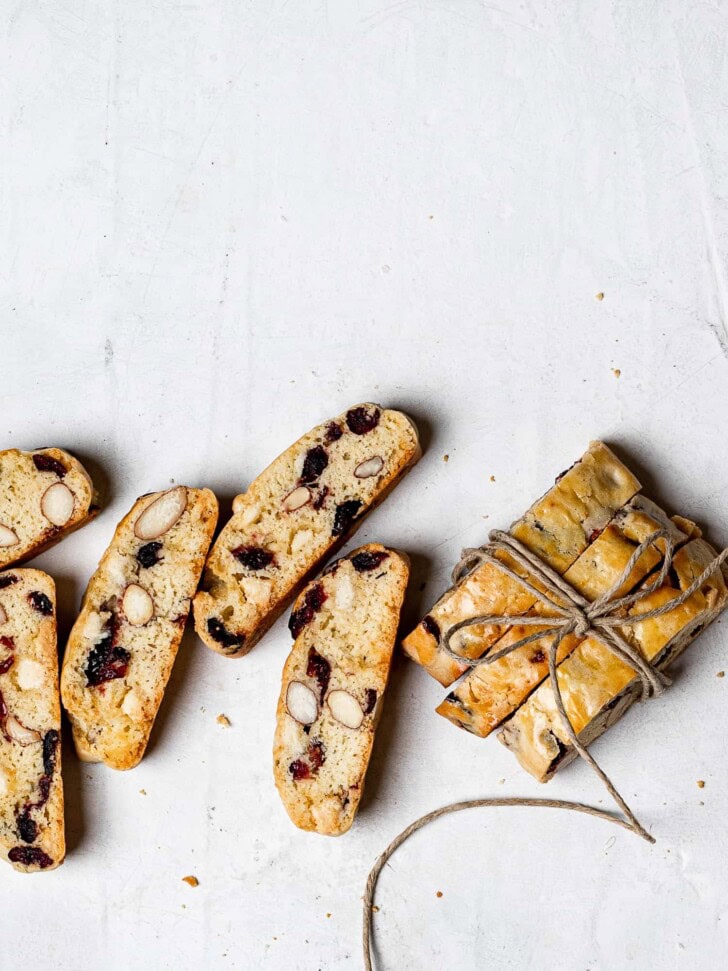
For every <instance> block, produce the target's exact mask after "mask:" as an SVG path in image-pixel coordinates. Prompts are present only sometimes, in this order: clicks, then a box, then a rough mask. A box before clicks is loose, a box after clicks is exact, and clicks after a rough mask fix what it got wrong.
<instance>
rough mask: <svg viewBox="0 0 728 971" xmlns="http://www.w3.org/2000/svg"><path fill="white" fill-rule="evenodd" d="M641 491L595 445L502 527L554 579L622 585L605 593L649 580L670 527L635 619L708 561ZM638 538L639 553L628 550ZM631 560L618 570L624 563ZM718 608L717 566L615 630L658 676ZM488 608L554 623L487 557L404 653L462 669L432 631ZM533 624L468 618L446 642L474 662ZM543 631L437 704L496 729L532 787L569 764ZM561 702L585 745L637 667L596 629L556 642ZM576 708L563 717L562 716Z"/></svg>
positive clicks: (589, 588) (699, 545) (450, 671)
mask: <svg viewBox="0 0 728 971" xmlns="http://www.w3.org/2000/svg"><path fill="white" fill-rule="evenodd" d="M639 489H640V485H639V483H638V481H637V480H636V478H635V477H634V476H633V475H631V473H630V472H629V471H628V469H626V468H625V466H624V465H623V464H622V463H621V462H620V461H619V460H618V459H617V458H616V456H615V455H614V454H613V453H612V452H611V451H610V450H609V449H608V448H607V447H606V446H605V445H604V444H602V443H601V442H595V443H592V445H591V446H590V448H589V450H588V451H587V452H586V454H585V455H584V456H583V457H582V458H581V459H580V460H579V461H578V462H577V463H576V464H575V465H574V466H572V468H571V469H569V470H568V471H567V472H566V473H563V474H562V475H561V476H559V478H558V479H557V480H556V483H555V485H554V486H553V487H552V488H551V489H550V490H549V492H547V493H546V495H545V496H543V498H542V499H540V500H539V501H538V502H537V503H535V504H534V505H533V506H532V507H531V508H530V509H529V510H528V512H527V513H526V514H525V515H524V516H523V517H522V518H521V519H520V520H518V521H517V522H516V523H514V524H513V526H512V527H511V529H510V533H511V535H512V536H514V537H515V538H516V539H517V540H519V541H520V543H521V544H522V545H523V546H525V547H526V548H527V549H528V550H530V551H531V552H533V553H535V554H536V555H537V556H538V557H539V558H540V559H541V560H542V561H543V562H544V563H545V564H547V565H548V566H549V567H551V568H552V569H553V570H554V571H555V572H556V573H558V574H560V575H561V576H563V577H564V579H565V580H566V581H567V583H568V584H569V585H570V586H571V587H572V588H573V589H574V590H575V591H576V592H577V594H581V595H582V596H583V597H585V598H586V599H587V600H589V601H591V600H595V599H597V598H598V597H599V596H600V595H602V594H604V593H606V592H607V591H609V590H611V589H612V588H613V587H614V584H616V583H618V582H619V581H620V578H623V579H622V582H621V586H620V588H619V589H618V590H617V591H615V592H614V594H613V598H616V597H621V596H624V595H626V594H629V593H632V592H635V591H641V590H642V589H643V588H645V587H646V586H648V585H650V586H653V585H654V584H655V581H656V577H658V575H659V572H660V569H661V567H662V564H663V559H664V555H665V552H666V540H665V539H664V538H663V537H662V536H660V537H659V538H656V539H654V540H653V542H652V543H649V544H647V541H648V540H649V538H650V537H651V536H653V535H654V534H655V533H656V532H658V531H662V532H663V535H664V534H666V535H667V536H668V537H669V539H670V541H671V544H672V548H673V550H675V551H676V552H675V553H674V558H673V561H672V568H671V570H670V571H669V573H668V575H667V577H666V579H665V581H664V582H663V584H662V585H661V586H659V588H658V589H656V590H654V591H653V592H652V593H649V594H647V595H646V596H641V597H640V599H638V600H637V601H636V602H635V603H634V605H633V606H632V607H631V613H632V614H633V615H635V614H639V613H644V612H646V611H648V610H652V609H653V608H655V607H656V606H661V605H663V604H666V603H668V602H669V601H670V600H671V599H674V597H676V596H678V594H679V592H680V591H681V590H685V589H687V587H689V586H690V584H691V583H692V582H693V580H694V579H695V578H696V577H697V576H699V575H700V573H701V572H702V570H703V569H704V568H705V566H706V565H707V564H708V563H709V562H710V561H711V559H712V558H713V557H714V556H715V551H714V550H712V548H711V547H709V546H708V544H707V543H705V542H704V541H703V540H702V539H700V538H699V537H700V530H699V529H698V528H697V527H696V526H695V524H694V523H692V522H691V521H690V520H687V519H685V518H683V517H680V516H673V517H669V516H668V515H667V514H666V513H665V512H663V510H661V509H660V508H659V507H658V506H657V505H656V504H655V503H653V502H651V501H650V500H649V499H646V498H645V497H643V496H641V495H637V493H638V491H639ZM643 544H647V545H644V546H643V549H642V553H641V555H639V556H638V557H637V558H636V560H634V557H633V554H635V553H636V550H637V549H638V547H640V546H642V545H643ZM495 555H496V557H497V559H499V560H500V561H501V562H503V563H505V564H506V565H507V566H509V567H510V568H511V570H513V571H514V572H515V573H516V574H517V575H518V576H520V577H524V578H526V579H528V580H529V581H530V582H531V584H532V585H533V586H534V587H535V588H536V589H537V590H543V587H542V586H541V584H540V583H539V582H538V580H536V579H534V578H533V577H532V576H530V575H529V571H528V569H526V568H525V567H524V566H523V565H522V564H521V563H520V562H516V561H515V560H514V559H513V557H512V556H511V555H510V554H509V553H508V552H501V551H497V552H496V554H495ZM631 561H633V566H632V569H631V571H630V573H629V574H628V575H626V576H625V575H624V574H625V570H627V568H628V566H629V564H630V562H631ZM725 603H726V589H725V583H724V581H723V577H722V574H721V572H720V571H716V573H714V574H713V575H712V576H711V577H709V578H708V580H706V582H705V583H704V584H703V588H702V590H699V591H697V592H696V593H695V594H694V595H693V596H692V597H691V598H690V599H689V600H688V601H687V602H686V603H684V604H681V605H679V606H678V607H676V608H675V609H673V610H669V611H667V612H666V613H664V614H662V615H660V616H658V617H654V618H651V619H648V620H646V621H644V622H643V623H635V624H626V625H625V626H624V627H623V628H619V633H620V634H621V635H622V637H623V638H624V639H625V640H627V642H628V643H629V644H631V645H632V646H633V647H635V648H636V649H637V650H638V651H640V652H641V654H642V656H643V657H644V658H645V659H646V660H647V661H649V662H650V663H651V664H652V665H653V666H655V667H656V668H658V669H660V670H662V669H663V668H664V667H666V666H667V665H668V664H669V663H670V661H672V660H673V659H674V658H675V657H676V656H677V654H678V653H679V652H680V651H682V650H683V649H684V648H685V647H686V646H687V644H689V643H690V642H691V641H692V639H693V638H694V637H695V635H696V633H698V632H699V631H700V630H702V629H703V628H704V627H705V626H706V625H707V624H708V623H710V622H711V621H712V620H713V619H714V618H715V617H716V616H717V615H718V614H719V613H720V611H721V610H722V609H723V607H724V606H725ZM487 615H493V616H495V615H507V616H509V617H516V618H517V617H519V616H521V615H523V616H528V617H544V618H549V617H553V616H554V614H553V609H551V608H550V607H549V605H548V602H544V601H542V600H540V599H539V598H538V597H537V596H535V595H534V594H533V592H532V591H530V590H528V589H527V587H525V586H523V585H521V584H520V583H519V582H518V580H517V579H515V578H513V577H512V576H509V575H508V574H506V573H504V572H503V571H502V570H500V569H499V567H498V566H497V565H495V564H493V563H489V562H485V563H482V564H480V565H478V566H476V567H475V569H473V570H472V571H471V572H470V573H467V574H466V575H465V576H464V577H463V578H462V579H460V580H459V581H458V582H457V583H455V585H454V586H453V587H452V588H451V589H450V590H448V591H447V592H446V593H445V594H444V596H443V597H441V598H440V600H439V601H438V602H437V603H436V604H435V605H434V607H433V608H432V610H431V611H430V612H429V613H428V615H427V616H426V617H425V618H424V620H423V621H422V622H421V623H420V624H419V625H418V627H417V628H416V629H415V630H414V631H413V632H412V633H411V634H409V636H407V637H406V638H405V640H404V642H403V646H404V650H405V652H406V653H407V654H408V655H409V656H410V657H411V658H413V659H414V660H416V661H418V663H420V664H422V665H423V666H424V667H425V669H426V670H427V671H428V672H429V673H430V674H432V675H433V676H434V677H436V678H437V679H438V680H439V681H440V682H441V683H442V684H444V685H446V686H449V685H451V684H452V683H453V682H454V681H456V680H457V679H458V677H459V676H460V675H462V674H463V673H464V672H465V671H466V670H467V667H466V665H465V664H464V663H463V664H460V663H459V662H458V661H457V660H455V659H453V658H452V657H451V656H450V655H449V654H447V653H446V652H445V651H444V649H443V642H442V631H443V630H447V629H448V628H449V627H452V626H453V625H455V624H457V623H458V622H461V621H465V620H467V619H468V618H474V617H480V616H487ZM534 630H535V631H537V630H538V628H534V627H532V626H526V625H517V624H515V625H512V626H511V625H509V626H508V627H507V629H506V628H505V625H502V626H497V625H489V626H486V625H483V624H474V625H469V626H466V627H464V628H463V629H462V630H460V631H458V632H457V633H456V634H455V635H454V636H453V637H452V638H451V641H450V648H451V650H452V651H454V652H455V653H456V654H458V655H461V656H463V657H464V658H470V659H477V658H483V657H487V656H488V655H489V654H492V653H495V652H498V653H499V655H500V653H501V651H505V650H506V649H507V648H508V646H509V645H512V644H516V643H517V642H520V641H521V640H522V639H523V638H524V637H526V636H527V635H530V634H532V633H533V632H534ZM552 640H553V636H552V635H549V636H544V637H542V638H538V639H536V640H533V641H531V642H529V643H528V644H523V645H522V646H520V647H516V648H515V649H514V650H513V651H512V652H510V653H504V654H503V655H502V656H499V657H498V658H497V659H496V660H494V661H493V662H492V663H488V664H481V665H479V666H477V667H474V668H473V669H472V670H471V671H470V672H469V673H468V674H466V675H465V677H463V678H462V679H461V680H460V681H459V683H458V684H456V685H455V686H454V688H453V690H452V691H451V693H450V694H449V695H448V696H447V698H445V699H444V701H443V702H442V703H441V704H440V705H439V707H438V708H437V712H438V714H440V715H443V716H444V717H445V718H447V719H449V720H450V721H452V722H453V723H454V724H455V725H457V726H458V727H459V728H464V729H466V730H467V731H470V732H472V733H473V734H475V735H478V736H481V737H486V736H487V735H489V734H490V733H491V732H492V731H494V730H495V729H497V728H499V727H502V731H501V733H500V736H499V737H500V739H501V741H503V742H504V744H506V745H507V746H508V747H510V748H512V749H513V750H514V751H515V752H516V754H517V756H518V758H519V760H520V761H521V763H522V765H523V766H524V767H525V768H527V769H528V770H529V771H530V772H532V774H533V775H535V776H536V777H537V778H539V779H540V780H542V781H545V780H546V779H548V778H550V777H551V776H552V775H553V773H554V772H555V771H556V770H557V769H558V768H559V767H560V766H563V765H565V764H567V763H568V762H569V761H570V760H571V759H572V758H573V757H574V756H575V754H576V753H575V750H574V749H573V746H572V745H571V744H570V742H569V736H568V733H567V731H566V728H565V726H564V725H563V722H562V720H561V716H560V714H559V713H558V710H557V708H556V702H555V698H554V693H553V690H552V687H551V684H550V680H549V679H548V675H549V667H548V650H549V645H550V644H551V642H552ZM556 662H557V664H558V669H557V670H558V677H559V687H560V688H561V692H562V695H563V700H564V705H565V708H566V711H567V714H568V715H569V718H570V721H571V722H572V725H573V727H574V730H575V732H576V733H577V736H578V737H579V739H580V741H581V740H583V741H584V742H586V743H588V742H590V741H592V740H593V739H595V738H596V737H597V736H598V735H600V734H601V733H602V732H603V731H604V730H605V729H606V728H607V727H609V725H611V724H613V723H614V722H615V721H616V720H617V719H618V718H620V717H621V715H622V714H623V713H624V712H625V711H626V710H627V708H628V707H629V705H630V704H631V703H632V702H633V701H634V699H635V697H636V696H637V694H638V690H637V688H638V686H640V685H641V682H640V679H639V676H638V675H637V674H636V672H635V670H634V669H633V668H632V667H631V666H630V665H628V664H627V663H626V662H625V661H623V660H621V659H620V658H618V657H617V656H616V655H615V654H614V653H613V652H611V651H609V650H608V648H606V647H605V646H604V645H603V644H602V643H601V642H600V641H599V640H597V639H596V638H593V637H587V638H580V637H578V636H576V635H575V634H570V635H568V636H567V637H565V638H564V639H563V640H562V641H561V643H560V645H559V649H558V653H557V656H556ZM572 716H573V717H572Z"/></svg>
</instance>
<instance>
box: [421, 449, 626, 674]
mask: <svg viewBox="0 0 728 971" xmlns="http://www.w3.org/2000/svg"><path fill="white" fill-rule="evenodd" d="M640 488H641V486H640V483H639V482H638V480H637V479H636V478H635V477H634V476H633V475H632V473H631V472H630V471H629V469H627V468H626V466H624V465H623V464H622V462H620V461H619V459H618V458H617V456H616V455H614V453H613V452H612V451H610V449H609V448H607V446H606V445H604V444H603V443H602V442H592V443H591V445H590V446H589V449H588V450H587V451H586V452H585V453H584V455H583V456H582V457H581V458H580V459H579V461H578V462H576V463H574V465H572V467H571V468H570V469H567V471H566V472H562V473H561V475H560V476H559V477H558V478H557V479H556V483H555V484H554V485H553V486H552V487H551V489H549V491H548V492H547V493H546V494H545V495H544V496H543V497H542V498H541V499H539V500H538V501H537V502H535V503H534V504H533V505H532V506H531V508H530V509H529V510H528V512H526V514H525V515H524V516H523V517H522V518H521V519H518V520H516V522H515V523H513V525H512V526H511V528H510V533H511V535H512V536H515V537H516V539H518V540H520V541H521V543H523V544H524V546H526V547H527V548H528V549H530V550H531V551H532V552H534V553H537V554H538V555H539V556H540V557H541V559H543V560H544V561H545V562H546V563H548V564H549V566H551V567H552V568H553V569H555V570H556V572H557V573H562V574H563V573H565V572H566V570H567V569H568V568H569V567H570V566H571V564H572V563H574V561H575V560H576V559H577V557H579V556H580V555H581V554H582V553H583V552H584V550H585V549H586V548H587V547H588V546H589V544H590V543H592V542H593V541H594V539H596V537H597V536H598V535H599V533H600V532H601V531H602V530H603V529H604V527H605V526H606V525H607V523H608V522H609V521H610V519H611V518H612V516H614V514H615V513H616V512H617V510H619V509H621V507H622V506H624V505H625V503H627V502H629V500H630V499H631V498H632V497H633V496H634V495H635V494H636V493H637V492H639V490H640ZM496 557H497V559H500V560H502V561H503V562H504V563H506V564H507V565H508V566H509V567H510V568H511V569H512V570H514V572H516V573H517V574H518V575H519V576H528V572H527V571H524V570H523V568H522V567H521V566H520V565H519V564H518V563H517V562H516V561H515V560H514V559H513V558H512V557H511V556H509V555H508V554H507V553H505V552H502V551H499V552H498V553H497V554H496ZM534 603H535V598H534V596H533V595H532V594H531V593H530V592H529V591H528V590H527V589H526V588H525V587H523V586H522V585H521V584H520V583H518V582H517V581H516V580H513V579H511V578H510V577H508V576H506V574H504V573H503V571H502V570H500V569H499V568H498V567H497V566H495V565H493V564H492V563H483V564H482V565H481V566H478V567H476V568H475V569H474V570H473V571H472V572H471V573H469V574H468V575H467V576H465V577H464V578H463V579H461V580H460V582H459V583H457V584H456V585H455V586H454V587H451V588H450V589H449V590H447V591H446V592H445V594H444V595H443V596H442V597H441V598H440V599H439V600H438V601H437V603H436V604H435V605H434V606H433V607H432V609H431V610H430V611H429V613H428V614H427V615H426V617H425V618H424V619H423V620H422V621H421V622H420V624H418V626H417V627H416V628H415V629H414V630H413V631H412V633H411V634H408V636H407V637H405V639H404V641H403V642H402V647H403V649H404V652H405V654H407V655H408V656H409V657H410V658H412V660H413V661H416V662H417V663H418V664H421V665H422V667H424V669H425V670H426V671H427V673H428V674H431V675H432V677H433V678H436V679H437V680H438V681H439V682H440V684H442V685H444V686H445V687H446V688H447V687H449V686H450V685H451V684H452V683H453V681H455V680H456V679H457V678H459V677H460V675H461V674H463V673H464V672H465V671H466V670H467V666H466V665H465V664H460V663H459V662H458V661H456V660H455V659H454V658H451V657H450V656H449V655H448V654H446V653H445V652H444V651H443V650H442V649H441V647H440V632H441V631H442V630H445V629H447V628H448V627H451V626H452V625H453V624H456V623H457V622H458V621H460V620H465V619H466V618H468V617H476V616H478V615H481V614H509V615H510V614H523V613H526V612H527V611H528V610H530V609H531V608H532V607H533V605H534ZM504 632H505V628H503V627H498V626H495V625H492V626H489V627H484V626H483V625H477V626H473V627H468V628H466V629H465V630H462V631H460V632H459V633H458V634H456V636H455V637H454V638H453V639H452V641H451V646H452V649H453V650H454V651H455V652H456V653H458V654H462V655H463V657H468V658H476V657H481V656H482V655H483V654H485V652H486V651H487V650H488V648H490V647H491V646H492V645H493V644H494V643H495V642H496V641H497V640H498V639H499V638H500V637H501V636H502V635H503V633H504Z"/></svg>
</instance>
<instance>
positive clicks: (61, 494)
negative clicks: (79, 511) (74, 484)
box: [40, 482, 76, 526]
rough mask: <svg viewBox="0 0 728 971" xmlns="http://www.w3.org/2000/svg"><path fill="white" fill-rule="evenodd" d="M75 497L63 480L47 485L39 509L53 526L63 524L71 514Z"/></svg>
mask: <svg viewBox="0 0 728 971" xmlns="http://www.w3.org/2000/svg"><path fill="white" fill-rule="evenodd" d="M75 505H76V498H75V496H74V495H73V493H72V492H71V490H70V489H69V488H68V486H67V485H64V484H63V482H54V483H53V485H52V486H48V488H47V489H46V491H45V492H44V493H43V497H42V499H41V500H40V511H41V512H42V513H43V515H44V516H45V518H46V519H47V520H48V522H49V523H52V524H53V525H54V526H65V525H66V523H67V522H68V520H69V519H70V518H71V516H72V515H73V508H74V506H75Z"/></svg>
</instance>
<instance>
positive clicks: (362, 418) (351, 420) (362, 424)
mask: <svg viewBox="0 0 728 971" xmlns="http://www.w3.org/2000/svg"><path fill="white" fill-rule="evenodd" d="M380 414H381V412H380V411H379V408H373V409H372V410H371V411H369V410H368V409H367V408H364V407H360V408H352V409H351V410H350V411H347V413H346V424H347V425H348V426H349V430H350V431H352V432H354V434H355V435H366V433H367V432H370V431H372V429H374V428H376V427H377V425H378V424H379V416H380Z"/></svg>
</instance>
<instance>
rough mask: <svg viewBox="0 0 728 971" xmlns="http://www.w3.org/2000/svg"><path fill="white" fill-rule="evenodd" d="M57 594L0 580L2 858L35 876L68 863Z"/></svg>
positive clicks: (35, 574)
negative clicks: (64, 809) (64, 807)
mask: <svg viewBox="0 0 728 971" xmlns="http://www.w3.org/2000/svg"><path fill="white" fill-rule="evenodd" d="M60 733H61V704H60V700H59V696H58V653H57V650H56V588H55V584H54V583H53V580H51V578H50V577H49V576H48V575H47V574H45V573H41V572H40V570H13V571H12V572H10V571H9V572H7V573H0V853H1V854H2V856H3V857H4V858H5V859H7V860H9V861H10V863H11V864H12V865H13V866H14V867H15V869H16V870H21V871H23V872H25V873H32V872H34V871H37V870H52V869H54V868H55V867H57V866H60V864H61V863H63V857H64V855H65V852H66V841H65V836H64V830H63V783H62V781H61V745H60Z"/></svg>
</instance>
